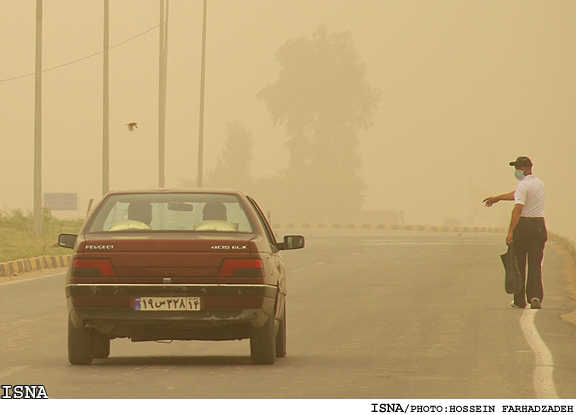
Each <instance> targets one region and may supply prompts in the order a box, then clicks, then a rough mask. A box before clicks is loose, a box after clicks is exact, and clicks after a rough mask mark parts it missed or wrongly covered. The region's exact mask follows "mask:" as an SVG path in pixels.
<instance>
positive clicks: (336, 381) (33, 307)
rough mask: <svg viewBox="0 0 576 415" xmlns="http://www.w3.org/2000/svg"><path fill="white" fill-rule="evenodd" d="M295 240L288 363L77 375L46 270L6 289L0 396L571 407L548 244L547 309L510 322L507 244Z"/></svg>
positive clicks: (184, 360) (564, 298) (469, 239)
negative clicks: (552, 403) (40, 392)
mask: <svg viewBox="0 0 576 415" xmlns="http://www.w3.org/2000/svg"><path fill="white" fill-rule="evenodd" d="M303 233H304V234H305V235H306V237H307V247H306V248H305V249H304V250H301V251H291V252H286V253H285V254H284V259H285V262H286V265H287V268H288V277H289V279H288V289H289V293H288V356H287V357H286V358H284V359H278V360H277V362H276V364H275V365H273V366H257V365H252V364H251V363H250V357H249V354H250V352H249V342H248V341H236V342H173V343H170V344H166V343H131V342H130V341H129V340H125V339H118V340H113V341H112V352H111V356H110V358H108V359H97V360H95V361H94V363H93V364H92V365H90V366H71V365H69V364H68V361H67V351H66V347H67V346H66V327H67V326H66V324H67V319H66V315H67V311H66V305H65V298H64V288H63V287H64V274H63V271H54V270H52V271H46V272H44V273H43V274H42V275H41V276H40V277H39V278H38V277H36V278H32V279H26V280H23V281H19V282H9V283H3V284H0V316H1V322H0V359H1V360H0V384H1V385H44V386H45V388H46V392H47V394H48V395H49V397H50V398H354V399H355V398H362V399H376V398H378V399H414V398H422V399H436V398H441V399H453V398H463V399H481V398H484V399H511V398H517V399H527V398H536V397H559V398H575V397H576V382H575V379H576V369H575V367H576V356H575V354H574V352H573V350H574V343H575V341H576V337H575V333H576V327H575V326H574V324H572V323H570V322H568V321H566V319H567V318H566V317H563V316H566V315H567V314H569V313H570V312H572V311H573V310H574V309H575V308H576V304H575V302H574V300H573V299H572V296H571V293H570V292H569V291H568V274H572V273H573V271H572V269H571V268H570V267H568V265H567V262H566V259H565V256H564V255H563V254H562V251H561V250H560V249H559V248H558V246H556V245H555V244H554V243H549V244H548V245H547V248H546V253H545V261H544V278H545V292H546V297H545V299H544V302H543V309H542V310H529V309H526V310H515V309H512V308H511V307H510V301H511V298H510V296H509V295H507V294H505V292H504V282H503V268H502V264H501V262H500V258H499V255H500V254H501V253H503V252H504V251H505V245H504V235H500V234H498V235H492V234H462V235H458V234H455V233H446V234H442V233H424V232H415V231H413V232H409V231H377V230H365V231H359V230H312V229H311V230H305V231H303ZM279 235H282V234H281V233H280V232H279ZM571 277H572V278H574V275H571ZM534 339H536V340H534ZM538 339H540V341H539V342H538V341H537V340H538ZM543 359H544V360H543ZM546 359H548V360H546ZM538 385H540V390H539V386H538ZM541 385H544V388H543V389H542V387H541ZM542 394H544V395H542Z"/></svg>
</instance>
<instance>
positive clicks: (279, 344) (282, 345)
mask: <svg viewBox="0 0 576 415" xmlns="http://www.w3.org/2000/svg"><path fill="white" fill-rule="evenodd" d="M276 357H286V303H284V312H283V314H282V319H281V320H280V325H279V327H278V333H276Z"/></svg>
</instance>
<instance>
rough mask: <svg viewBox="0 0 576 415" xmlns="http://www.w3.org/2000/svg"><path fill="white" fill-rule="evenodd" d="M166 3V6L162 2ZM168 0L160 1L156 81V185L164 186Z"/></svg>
mask: <svg viewBox="0 0 576 415" xmlns="http://www.w3.org/2000/svg"><path fill="white" fill-rule="evenodd" d="M165 1H166V5H164V2H165ZM169 8H170V0H160V40H159V54H158V56H159V64H158V66H159V71H158V73H159V79H158V169H159V178H158V183H159V186H160V187H164V186H165V181H166V179H165V177H166V173H165V170H166V167H165V166H166V162H165V159H166V150H165V149H166V87H167V73H168V9H169Z"/></svg>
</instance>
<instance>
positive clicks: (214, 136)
mask: <svg viewBox="0 0 576 415" xmlns="http://www.w3.org/2000/svg"><path fill="white" fill-rule="evenodd" d="M110 3H111V10H110V19H111V28H110V44H111V45H116V44H118V43H120V42H123V41H125V40H127V39H129V38H131V37H133V36H135V35H138V34H140V33H142V32H145V31H147V30H148V29H151V28H153V27H154V26H156V25H158V19H159V1H158V0H122V1H120V0H111V1H110ZM102 9H103V7H102V2H100V1H82V2H79V1H75V0H46V1H45V2H44V21H43V26H44V53H43V66H44V69H48V68H51V67H54V66H57V65H62V64H65V63H67V62H70V61H74V60H77V59H80V58H83V57H86V56H89V55H92V54H96V53H97V52H99V51H101V50H102V22H103V17H102V16H103V14H102V12H103V11H102ZM321 24H325V25H326V26H327V28H328V30H329V31H330V32H340V31H344V30H347V31H350V32H351V33H352V35H353V40H352V42H353V44H354V46H355V47H356V49H357V50H358V51H359V53H360V55H361V56H362V59H363V61H364V62H365V63H366V78H367V80H368V82H369V84H370V85H371V86H372V87H373V88H376V89H377V90H379V91H380V92H381V93H382V98H381V102H380V105H379V108H378V111H377V112H376V115H375V117H374V126H373V127H372V128H371V129H370V130H369V131H367V132H362V133H361V135H360V137H361V147H360V149H359V151H360V153H361V155H362V158H363V164H364V167H363V176H364V177H365V180H366V183H367V185H368V191H367V193H366V207H367V208H370V209H376V208H382V209H396V210H404V212H405V220H406V222H407V223H414V224H432V225H441V224H442V223H443V222H444V220H445V219H447V218H455V219H456V220H458V221H460V222H461V223H462V224H463V225H474V226H503V225H506V224H507V222H508V218H509V212H510V210H511V207H512V206H511V205H510V204H505V203H500V204H499V205H496V206H494V207H493V208H491V209H486V208H485V207H484V206H483V205H482V203H481V201H482V199H483V198H484V197H486V196H490V195H494V194H499V193H504V192H508V191H511V190H513V189H514V188H515V186H516V184H517V181H516V179H515V178H514V177H513V168H512V167H509V166H508V162H509V161H510V160H513V159H515V158H516V156H518V155H528V156H530V157H531V158H532V160H533V161H534V163H535V168H534V172H535V173H536V175H538V176H539V177H541V178H542V179H543V180H544V181H545V183H546V185H547V189H548V194H547V221H548V224H549V228H550V229H551V230H553V231H556V232H558V233H561V234H563V235H565V236H568V237H570V238H572V239H576V221H575V220H574V214H573V208H572V203H573V202H576V192H574V180H573V179H572V174H573V173H572V172H573V167H572V163H573V161H572V160H573V159H574V157H575V153H574V151H575V150H576V143H575V135H576V134H575V131H576V116H575V115H576V114H575V110H576V2H574V1H571V0H557V1H529V0H522V1H501V0H498V1H490V0H483V1H407V0H354V1H344V0H290V1H286V0H242V1H237V0H209V1H208V29H207V30H208V34H207V67H206V108H205V140H206V142H205V151H206V153H205V157H206V159H205V160H206V161H205V163H206V168H207V169H210V168H211V167H212V166H213V165H214V163H215V160H216V157H218V156H219V155H220V153H221V151H222V145H223V143H224V141H225V138H226V137H225V136H226V124H227V122H228V121H230V120H234V119H237V120H239V121H240V122H241V123H242V124H243V125H244V126H245V127H246V128H248V129H249V130H250V131H251V132H252V135H253V138H254V160H255V163H254V166H253V170H254V174H255V175H256V176H258V177H266V176H273V175H275V174H276V172H277V171H278V170H279V169H282V168H283V167H285V166H286V163H287V159H288V154H287V152H286V150H285V148H284V146H283V143H284V141H285V139H286V136H285V134H284V132H283V131H282V129H280V128H273V125H272V122H271V119H270V116H269V114H268V112H267V110H266V108H265V105H264V104H263V103H261V102H260V101H258V100H257V99H256V97H255V95H256V93H257V92H258V91H259V90H260V89H261V88H263V87H264V86H266V84H268V83H272V82H274V81H275V80H276V78H277V76H278V73H279V70H280V66H279V64H278V62H277V61H276V59H275V52H276V50H277V49H278V48H279V47H280V46H281V45H283V44H284V43H285V42H286V41H287V40H288V39H294V38H297V37H301V36H311V35H312V34H313V33H314V31H315V30H316V29H317V28H318V26H319V25H321ZM201 28H202V1H201V0H195V1H189V0H171V1H170V15H169V32H168V37H169V46H168V55H169V56H168V61H169V62H168V97H167V100H168V103H167V107H168V116H167V143H166V185H167V186H177V185H179V184H180V183H181V181H182V180H183V179H188V180H189V179H192V178H195V176H196V169H197V164H196V160H197V146H198V142H197V140H198V112H199V111H198V104H199V85H200V82H199V81H200V56H201V55H200V46H201V44H200V43H201ZM158 38H159V35H158V29H154V30H151V31H149V32H148V33H146V34H144V35H142V36H139V37H137V38H135V39H134V40H132V41H130V42H127V43H124V44H123V45H121V46H118V47H115V48H113V49H112V50H111V51H110V65H111V67H110V88H111V96H110V98H111V108H110V140H111V161H110V165H111V172H110V174H111V183H110V187H111V188H112V189H120V188H129V187H154V186H157V185H158V162H157V148H158V140H157V135H158V132H157V129H158V127H157V125H158V116H157V106H158V104H157V102H158V101H157V99H158V98H157V94H158V57H157V55H158ZM34 47H35V1H33V0H27V1H14V0H0V56H2V60H1V64H0V143H1V146H2V154H3V157H2V162H1V163H0V175H1V177H2V180H1V181H0V209H13V208H22V209H23V210H30V209H32V203H33V141H34V130H33V126H34V77H33V76H28V77H23V78H19V79H15V80H6V79H9V78H13V77H18V76H21V75H26V74H30V73H33V72H34ZM101 88H102V55H101V54H97V55H95V56H93V57H91V58H88V59H85V60H82V61H80V62H78V63H75V64H70V65H66V66H63V67H61V68H58V69H54V70H51V71H48V72H45V74H44V77H43V191H44V192H48V193H51V192H76V193H78V194H79V197H80V215H83V214H84V213H85V209H86V206H87V203H88V200H89V199H90V198H95V199H98V198H99V197H100V196H101V189H102V185H101V176H102V173H101V157H102V108H101V106H102V92H101ZM132 121H135V122H138V126H139V129H138V130H137V131H135V132H132V133H130V132H129V131H128V129H127V128H126V126H125V124H126V123H128V122H132ZM343 191H345V189H343ZM254 196H255V197H256V198H257V199H258V195H254ZM303 219H305V218H303Z"/></svg>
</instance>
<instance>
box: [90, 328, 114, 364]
mask: <svg viewBox="0 0 576 415" xmlns="http://www.w3.org/2000/svg"><path fill="white" fill-rule="evenodd" d="M92 351H93V353H94V357H95V358H96V359H106V358H107V357H108V356H110V337H108V336H105V335H103V334H100V333H94V339H93V340H92Z"/></svg>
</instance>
